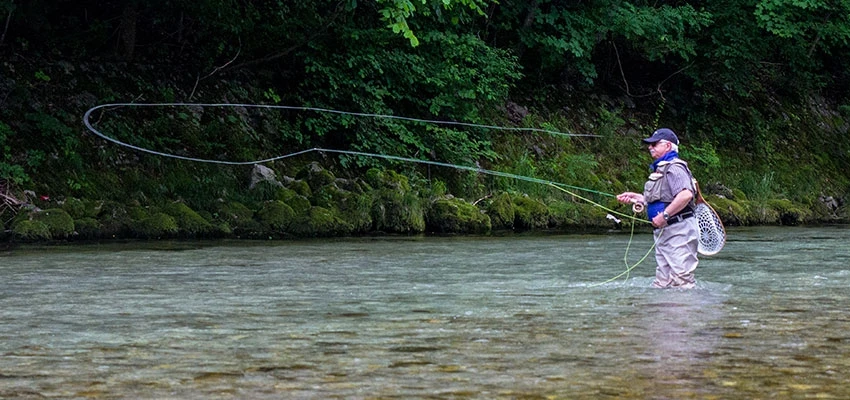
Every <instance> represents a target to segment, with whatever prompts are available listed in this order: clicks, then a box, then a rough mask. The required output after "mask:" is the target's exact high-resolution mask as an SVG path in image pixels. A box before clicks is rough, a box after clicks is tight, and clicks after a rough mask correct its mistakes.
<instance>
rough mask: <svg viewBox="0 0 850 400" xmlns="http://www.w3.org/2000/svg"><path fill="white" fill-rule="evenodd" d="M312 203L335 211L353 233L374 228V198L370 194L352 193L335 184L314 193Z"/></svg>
mask: <svg viewBox="0 0 850 400" xmlns="http://www.w3.org/2000/svg"><path fill="white" fill-rule="evenodd" d="M337 181H339V180H337ZM312 202H313V203H314V204H315V205H316V206H319V207H323V208H326V209H328V210H332V211H335V213H336V215H337V216H338V217H340V218H341V219H342V220H343V221H345V222H347V223H348V224H350V225H351V229H352V232H366V231H368V230H369V229H370V228H371V227H372V214H371V207H372V197H371V195H369V194H358V193H355V192H351V191H348V190H345V189H342V188H340V187H338V186H337V185H336V183H333V184H330V185H326V186H323V187H322V188H320V189H319V190H316V191H314V192H313V199H312Z"/></svg>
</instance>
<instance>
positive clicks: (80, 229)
mask: <svg viewBox="0 0 850 400" xmlns="http://www.w3.org/2000/svg"><path fill="white" fill-rule="evenodd" d="M74 229H76V232H77V237H79V238H81V239H94V238H97V237H99V236H100V235H101V229H100V222H98V220H96V219H94V218H88V217H85V218H80V219H75V220H74Z"/></svg>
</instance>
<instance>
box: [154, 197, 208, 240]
mask: <svg viewBox="0 0 850 400" xmlns="http://www.w3.org/2000/svg"><path fill="white" fill-rule="evenodd" d="M162 211H163V212H164V213H166V214H168V215H170V216H171V217H173V218H174V221H176V222H177V227H178V229H179V231H180V232H181V233H183V234H186V235H189V236H196V235H205V234H210V233H212V232H213V231H214V230H215V229H214V227H213V226H212V224H210V223H209V221H207V220H206V219H204V218H203V217H201V215H200V214H198V213H197V212H195V210H192V209H191V208H189V206H187V205H186V204H184V203H179V202H177V203H169V204H167V205H166V206H165V207H163V209H162Z"/></svg>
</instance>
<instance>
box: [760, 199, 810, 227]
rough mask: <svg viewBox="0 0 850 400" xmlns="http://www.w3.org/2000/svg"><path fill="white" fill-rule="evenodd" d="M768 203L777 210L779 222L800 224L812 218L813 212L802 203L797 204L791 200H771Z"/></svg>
mask: <svg viewBox="0 0 850 400" xmlns="http://www.w3.org/2000/svg"><path fill="white" fill-rule="evenodd" d="M767 204H768V205H769V206H770V207H771V208H773V209H774V210H776V213H777V214H778V215H779V223H780V224H782V225H800V224H803V223H806V222H808V221H809V220H810V219H811V215H812V212H811V211H810V210H808V209H806V208H805V207H803V206H802V205H800V204H795V203H794V202H792V201H791V200H787V199H779V200H769V201H768V202H767Z"/></svg>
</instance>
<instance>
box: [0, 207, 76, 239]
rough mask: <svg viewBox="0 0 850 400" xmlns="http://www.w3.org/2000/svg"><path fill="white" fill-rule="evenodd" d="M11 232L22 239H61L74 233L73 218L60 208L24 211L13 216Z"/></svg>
mask: <svg viewBox="0 0 850 400" xmlns="http://www.w3.org/2000/svg"><path fill="white" fill-rule="evenodd" d="M42 225H43V226H42ZM45 227H46V228H47V235H46V236H45V235H44V228H45ZM12 232H13V233H14V234H15V235H16V236H18V237H21V238H24V239H51V238H52V239H63V238H67V237H68V236H71V235H72V234H73V233H74V219H73V218H71V216H70V215H68V213H67V212H65V210H63V209H61V208H49V209H47V210H31V211H25V212H21V213H19V214H18V215H17V216H16V217H15V221H14V222H13V223H12Z"/></svg>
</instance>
